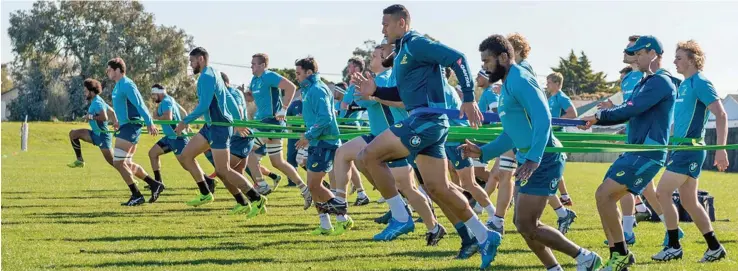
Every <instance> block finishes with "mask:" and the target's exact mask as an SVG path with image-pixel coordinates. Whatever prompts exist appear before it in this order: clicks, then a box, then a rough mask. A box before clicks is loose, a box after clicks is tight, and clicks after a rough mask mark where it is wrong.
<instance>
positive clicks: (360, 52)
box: [324, 40, 378, 83]
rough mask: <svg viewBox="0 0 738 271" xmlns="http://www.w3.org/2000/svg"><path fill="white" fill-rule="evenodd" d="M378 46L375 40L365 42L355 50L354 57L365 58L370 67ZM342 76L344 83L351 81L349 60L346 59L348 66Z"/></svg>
mask: <svg viewBox="0 0 738 271" xmlns="http://www.w3.org/2000/svg"><path fill="white" fill-rule="evenodd" d="M377 44H378V43H377V42H376V41H375V40H365V41H364V44H362V45H361V46H360V47H356V48H355V49H354V52H353V53H352V56H360V57H362V58H364V63H365V65H366V66H369V61H371V60H372V53H373V52H374V47H376V46H377ZM341 75H342V76H343V81H344V82H346V83H348V81H349V80H350V78H349V74H348V58H346V66H345V67H344V68H343V71H341ZM324 81H325V80H324Z"/></svg>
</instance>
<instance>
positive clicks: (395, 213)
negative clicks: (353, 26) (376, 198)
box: [387, 194, 410, 223]
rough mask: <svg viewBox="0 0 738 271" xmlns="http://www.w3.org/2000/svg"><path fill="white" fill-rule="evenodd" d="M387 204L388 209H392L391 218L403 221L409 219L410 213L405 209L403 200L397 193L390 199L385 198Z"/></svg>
mask: <svg viewBox="0 0 738 271" xmlns="http://www.w3.org/2000/svg"><path fill="white" fill-rule="evenodd" d="M387 204H388V205H389V207H390V211H392V218H394V219H395V220H397V221H399V222H402V223H405V222H407V221H408V220H409V219H410V215H409V214H408V213H407V210H406V209H405V202H403V201H402V197H400V195H399V194H397V195H396V196H394V197H392V198H391V199H387Z"/></svg>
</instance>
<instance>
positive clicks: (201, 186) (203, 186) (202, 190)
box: [197, 181, 210, 195]
mask: <svg viewBox="0 0 738 271" xmlns="http://www.w3.org/2000/svg"><path fill="white" fill-rule="evenodd" d="M197 188H199V189H200V194H203V195H207V194H210V190H209V189H208V184H207V183H206V181H202V182H198V183H197Z"/></svg>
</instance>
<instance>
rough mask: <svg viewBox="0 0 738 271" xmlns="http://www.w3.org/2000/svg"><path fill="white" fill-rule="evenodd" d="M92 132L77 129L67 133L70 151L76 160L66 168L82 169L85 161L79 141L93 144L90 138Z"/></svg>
mask: <svg viewBox="0 0 738 271" xmlns="http://www.w3.org/2000/svg"><path fill="white" fill-rule="evenodd" d="M91 135H93V134H92V130H90V129H77V130H71V131H69V141H70V142H71V143H72V149H73V150H74V155H75V157H76V158H77V159H76V160H74V162H72V163H69V164H68V165H67V166H68V167H71V168H77V167H84V166H85V159H84V158H83V157H82V145H81V143H80V140H82V141H85V142H88V143H92V144H95V143H94V142H93V140H92V137H91Z"/></svg>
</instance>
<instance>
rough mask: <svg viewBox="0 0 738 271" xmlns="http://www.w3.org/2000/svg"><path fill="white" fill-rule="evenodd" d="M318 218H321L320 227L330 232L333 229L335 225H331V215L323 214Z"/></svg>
mask: <svg viewBox="0 0 738 271" xmlns="http://www.w3.org/2000/svg"><path fill="white" fill-rule="evenodd" d="M318 218H320V227H321V228H323V229H326V230H329V229H331V228H333V225H331V215H329V214H326V213H323V214H318Z"/></svg>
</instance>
